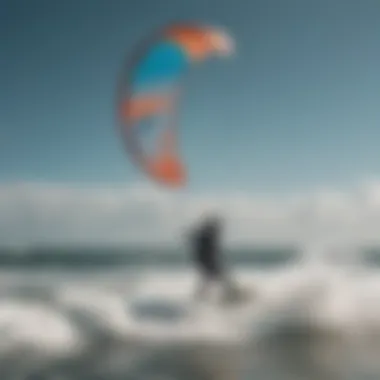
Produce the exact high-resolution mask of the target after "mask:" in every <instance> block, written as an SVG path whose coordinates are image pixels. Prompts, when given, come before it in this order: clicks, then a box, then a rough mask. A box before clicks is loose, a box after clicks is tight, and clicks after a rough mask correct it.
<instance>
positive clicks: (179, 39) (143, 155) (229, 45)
mask: <svg viewBox="0 0 380 380" xmlns="http://www.w3.org/2000/svg"><path fill="white" fill-rule="evenodd" d="M232 50H233V42H232V40H231V38H230V37H229V36H228V35H227V34H226V33H224V32H222V31H220V30H218V29H215V28H212V27H208V26H198V25H189V24H176V25H169V26H167V27H165V28H163V29H161V30H159V31H158V32H155V33H153V35H151V36H149V37H148V39H147V40H146V41H143V42H142V43H140V44H138V45H137V47H136V49H135V50H134V51H132V54H131V56H130V57H129V58H128V59H127V62H126V64H125V66H124V67H123V70H122V75H121V78H120V81H119V83H118V92H117V117H118V120H119V124H120V126H121V132H122V137H123V141H124V143H125V147H126V149H127V151H128V153H129V156H130V157H131V159H132V160H133V161H134V162H135V164H136V165H137V166H138V167H139V168H140V169H141V170H142V171H143V172H144V173H145V174H146V175H147V176H148V177H149V178H150V179H151V180H153V181H155V182H157V183H160V184H162V185H165V186H168V187H171V188H180V187H183V186H184V185H185V183H186V181H187V173H186V169H185V165H184V164H183V160H182V158H181V156H180V153H179V149H178V127H179V124H180V122H179V121H180V120H179V116H178V108H179V96H180V90H181V87H182V86H181V84H182V79H183V77H184V75H185V74H186V72H187V71H188V70H189V69H190V68H191V67H192V66H193V65H195V64H197V63H200V62H203V61H205V60H206V59H208V58H210V57H213V56H220V55H230V54H231V53H232Z"/></svg>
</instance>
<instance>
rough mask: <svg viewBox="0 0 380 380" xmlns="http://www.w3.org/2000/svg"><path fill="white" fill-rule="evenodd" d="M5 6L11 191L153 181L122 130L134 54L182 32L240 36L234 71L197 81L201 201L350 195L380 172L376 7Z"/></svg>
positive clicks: (2, 124)
mask: <svg viewBox="0 0 380 380" xmlns="http://www.w3.org/2000/svg"><path fill="white" fill-rule="evenodd" d="M152 4H155V3H153V2H152V0H139V1H133V0H129V1H121V0H112V1H106V0H81V1H76V0H65V1H58V0H57V1H49V0H33V1H30V0H29V1H28V0H0V6H1V12H0V68H1V70H0V84H1V86H0V105H1V106H0V107H1V108H0V110H1V112H0V181H1V182H14V181H16V182H18V181H26V182H55V183H56V182H59V183H84V184H90V185H91V184H95V183H105V184H114V183H118V184H128V183H133V182H135V181H136V180H139V179H140V178H141V175H140V174H139V172H138V171H137V170H136V169H135V168H134V167H133V166H132V165H131V163H130V162H129V160H128V157H127V156H126V155H125V153H124V150H123V146H122V143H121V141H120V139H119V136H118V133H117V127H116V125H115V117H114V92H115V82H116V77H117V75H118V72H119V70H120V68H121V64H122V62H123V60H124V58H125V56H126V54H127V53H128V51H130V49H131V48H132V47H133V45H134V44H135V43H136V42H137V41H139V39H140V38H142V37H144V36H145V35H146V34H147V33H149V32H150V31H151V30H152V29H154V28H156V27H157V26H160V25H162V24H165V23H166V22H169V21H171V20H178V19H188V20H195V21H201V22H205V23H211V24H213V25H217V26H221V27H223V28H225V29H227V30H228V31H229V32H230V33H231V34H232V35H233V36H234V38H235V40H236V50H237V54H236V56H235V57H234V58H233V59H230V60H219V61H218V60H212V61H210V62H208V63H206V64H204V65H202V66H201V67H198V68H196V69H195V70H194V71H192V72H191V74H190V77H189V80H188V81H187V85H186V91H185V97H184V101H183V104H182V120H181V124H182V125H181V133H182V136H181V138H182V140H181V146H182V150H183V155H184V157H185V160H186V161H187V163H188V165H189V171H190V184H189V187H190V189H213V188H218V189H221V188H223V189H227V190H228V189H230V190H244V191H251V190H255V191H264V192H266V191H268V192H283V191H288V190H289V191H297V190H300V189H308V188H315V187H318V186H323V185H325V184H329V185H330V184H331V185H338V186H350V185H351V184H353V183H356V182H358V181H360V180H363V179H366V178H368V177H376V176H377V175H378V172H379V171H380V159H379V157H380V153H379V149H378V146H379V141H380V127H379V122H380V106H379V99H380V70H379V67H380V66H379V62H380V49H379V35H380V23H379V22H378V20H379V17H380V3H379V2H378V1H377V0H362V1H351V0H334V1H331V0H314V1H311V0H286V1H285V0H259V1H256V0H234V1H232V0H209V1H207V2H206V1H204V0H193V1H191V2H189V1H182V0H162V1H160V2H159V3H158V2H157V4H156V5H152Z"/></svg>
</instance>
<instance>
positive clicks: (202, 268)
mask: <svg viewBox="0 0 380 380" xmlns="http://www.w3.org/2000/svg"><path fill="white" fill-rule="evenodd" d="M221 237H222V221H221V219H220V218H218V217H216V216H212V217H208V218H206V219H205V220H204V221H203V222H202V223H201V224H200V225H199V226H198V228H196V230H195V232H194V233H193V235H192V237H191V239H192V241H191V245H192V258H193V260H194V263H195V265H196V267H197V268H198V270H199V272H200V274H201V277H202V278H201V284H200V287H199V288H198V290H197V292H196V296H197V297H201V298H203V297H204V295H205V292H206V291H207V290H208V288H209V285H210V284H211V283H212V282H219V283H220V285H222V286H223V287H224V288H225V289H224V290H225V291H228V290H231V282H230V280H229V279H228V278H227V275H226V271H225V268H224V266H223V265H222V253H221Z"/></svg>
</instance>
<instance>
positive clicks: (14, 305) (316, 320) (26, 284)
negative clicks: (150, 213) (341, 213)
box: [0, 249, 380, 380]
mask: <svg viewBox="0 0 380 380" xmlns="http://www.w3.org/2000/svg"><path fill="white" fill-rule="evenodd" d="M325 253H326V252H325ZM151 254H152V255H154V256H151V257H150V256H149V255H145V256H144V260H143V261H142V262H141V260H140V262H139V260H138V257H139V256H138V255H132V256H128V254H127V253H126V252H125V253H123V254H122V255H124V256H122V257H123V260H122V262H117V263H115V262H114V263H113V264H112V265H111V264H110V265H106V263H107V260H110V261H112V260H111V259H112V257H114V256H112V254H111V253H109V252H107V250H104V252H103V253H99V252H98V253H97V258H98V262H101V263H102V264H99V265H94V262H96V260H93V258H92V257H91V252H86V253H85V254H84V253H83V252H80V250H77V252H76V254H71V255H67V256H65V255H64V254H62V252H60V253H59V255H60V256H59V255H58V254H57V256H56V258H57V257H60V259H55V258H54V257H55V256H54V255H55V252H54V250H53V249H52V251H50V252H49V255H50V256H49V258H48V259H46V260H45V259H44V260H41V255H40V256H38V255H37V256H36V255H35V256H31V257H34V259H35V257H37V258H38V259H37V260H35V261H37V262H38V263H37V264H38V265H37V264H36V263H33V260H32V259H31V257H29V258H28V260H26V263H25V264H22V263H23V262H24V261H22V260H19V261H18V264H17V265H16V264H15V263H13V264H12V265H10V264H9V262H8V264H7V263H5V264H4V263H3V269H2V270H1V272H0V378H1V379H2V380H10V379H12V380H13V379H14V380H26V379H39V380H40V379H41V380H43V379H46V380H48V379H67V380H74V379H78V380H79V379H80V380H90V379H105V380H119V379H120V380H121V379H123V380H126V379H141V380H147V379H173V380H176V379H178V380H186V379H189V380H190V379H191V380H193V379H197V380H198V379H205V380H206V379H218V380H220V379H229V380H230V379H236V380H243V379H244V380H245V379H260V380H277V379H278V380H284V379H294V380H299V379H305V380H306V379H307V380H312V379H318V380H322V379H323V380H326V379H334V380H339V379H348V380H351V379H353V380H356V379H357V380H359V379H360V380H362V379H364V380H366V379H379V378H380V361H379V359H378V358H379V354H380V339H379V338H380V334H379V333H380V306H379V305H380V272H379V269H380V267H379V266H378V264H377V261H376V257H377V256H376V255H373V256H372V260H371V261H370V262H368V257H367V256H366V257H367V260H365V258H366V257H365V256H364V255H363V254H361V253H360V252H359V253H358V255H357V259H355V260H352V257H351V255H346V256H345V255H344V254H343V255H342V256H341V257H340V259H339V260H335V259H334V260H333V259H332V257H333V256H330V255H329V254H323V255H315V254H314V255H313V257H311V256H310V255H309V254H308V252H301V254H299V255H298V256H297V255H295V254H290V253H289V251H284V250H272V251H271V252H265V254H263V252H262V251H255V250H252V251H249V250H246V251H245V253H244V254H242V253H241V252H240V255H239V254H238V253H236V254H235V256H234V253H231V257H232V259H231V257H230V256H229V258H230V259H231V260H230V262H231V265H232V269H233V271H232V272H233V273H234V277H235V278H236V279H237V280H238V282H239V284H240V286H242V287H244V288H245V289H248V290H249V291H250V292H251V293H250V294H251V298H250V301H247V302H245V303H242V304H240V305H232V306H231V305H230V306H228V305H221V304H219V303H217V302H211V301H210V302H197V301H196V300H194V297H193V290H194V286H195V285H196V282H197V277H196V274H195V273H194V271H193V269H192V268H191V266H190V265H188V263H186V260H182V259H178V257H179V256H181V255H182V254H181V253H178V252H177V253H176V254H177V259H173V260H170V255H169V256H168V254H167V253H165V252H156V253H153V252H152V253H151ZM102 255H104V257H103V256H102ZM107 255H109V256H107ZM26 256H28V254H24V259H25V257H26ZM62 257H63V259H62ZM99 257H102V258H101V260H100V259H99ZM118 257H119V256H118ZM128 257H129V258H130V259H128ZM131 257H133V259H131ZM141 257H143V256H141ZM147 257H148V258H147ZM119 258H120V257H119ZM136 258H137V259H136ZM102 260H103V261H102ZM0 261H1V260H0ZM71 261H73V262H71ZM78 261H79V262H81V265H78V264H77V262H78ZM116 261H117V260H116ZM5 262H6V260H5ZM20 263H21V264H20Z"/></svg>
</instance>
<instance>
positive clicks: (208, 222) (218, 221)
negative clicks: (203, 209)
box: [203, 214, 223, 232]
mask: <svg viewBox="0 0 380 380" xmlns="http://www.w3.org/2000/svg"><path fill="white" fill-rule="evenodd" d="M222 224H223V221H222V218H221V217H220V216H219V215H217V214H208V215H205V216H204V219H203V225H204V226H205V227H207V228H209V229H211V230H212V231H214V232H219V231H220V230H221V228H222Z"/></svg>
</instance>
